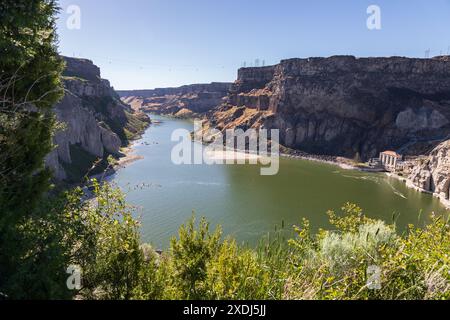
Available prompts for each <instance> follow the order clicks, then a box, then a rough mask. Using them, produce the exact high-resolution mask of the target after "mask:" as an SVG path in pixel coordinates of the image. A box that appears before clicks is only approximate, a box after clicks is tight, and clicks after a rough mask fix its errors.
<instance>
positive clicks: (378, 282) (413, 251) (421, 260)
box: [8, 181, 450, 299]
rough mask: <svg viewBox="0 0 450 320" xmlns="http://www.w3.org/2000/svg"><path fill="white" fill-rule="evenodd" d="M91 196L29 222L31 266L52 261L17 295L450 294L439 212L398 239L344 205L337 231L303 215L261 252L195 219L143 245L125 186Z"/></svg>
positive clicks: (444, 225)
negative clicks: (162, 246)
mask: <svg viewBox="0 0 450 320" xmlns="http://www.w3.org/2000/svg"><path fill="white" fill-rule="evenodd" d="M93 193H94V197H93V198H92V200H90V201H83V200H82V192H81V190H80V189H78V191H76V192H70V193H67V194H66V195H65V196H64V198H63V199H60V200H59V201H58V202H57V205H55V204H54V200H53V201H52V203H51V208H52V209H51V210H50V213H51V214H49V217H52V218H49V219H47V220H45V221H44V220H40V221H41V222H40V223H35V224H33V225H30V226H28V228H30V229H29V231H30V232H28V233H27V232H25V234H30V235H33V236H34V237H35V243H36V244H37V245H36V247H35V249H34V250H32V251H30V253H29V256H28V257H29V259H30V260H29V261H28V262H27V260H26V259H25V260H24V261H25V262H27V263H26V264H25V265H28V266H29V269H30V270H32V267H33V262H34V261H35V259H36V257H38V258H39V257H40V258H41V259H47V262H48V265H47V267H46V268H45V270H44V269H43V270H41V271H39V270H37V271H38V272H37V274H34V273H29V275H30V276H29V277H28V278H27V277H25V279H26V281H27V283H28V284H30V283H32V284H33V285H31V286H30V288H28V291H26V293H23V292H22V293H23V294H22V295H20V294H17V292H21V291H20V290H19V288H20V286H19V287H18V291H16V292H14V291H12V292H10V293H9V295H8V296H9V297H10V298H17V297H18V298H36V297H37V298H51V299H56V298H58V299H59V298H81V299H448V298H450V269H449V265H450V264H449V262H450V261H449V260H450V256H449V253H448V248H449V247H450V226H449V223H448V221H445V220H443V219H442V217H436V216H434V217H432V222H431V223H430V224H429V225H428V226H427V227H425V228H423V229H419V228H416V227H413V226H410V228H409V230H408V231H407V232H406V233H405V234H404V235H402V236H400V235H398V234H397V232H396V230H395V227H394V226H393V225H387V224H385V223H384V222H382V221H379V220H373V219H369V218H367V217H365V216H364V214H363V212H362V210H361V209H360V208H358V207H357V206H356V205H353V204H346V205H345V206H344V207H343V208H342V210H341V212H339V213H336V212H333V211H330V212H329V213H328V215H329V217H330V222H331V224H332V225H333V226H334V227H335V229H334V230H332V231H324V230H321V231H319V232H317V233H313V232H311V229H310V226H309V223H308V221H306V220H305V221H303V222H302V224H301V225H300V226H299V227H295V232H296V236H295V237H293V238H292V239H290V240H288V241H286V240H284V238H283V237H281V236H279V237H275V238H273V237H272V239H270V238H265V239H264V240H262V241H261V244H260V245H259V246H258V247H257V248H256V249H252V248H248V247H245V246H241V245H238V244H237V243H236V241H235V240H233V239H232V238H225V239H224V238H223V237H222V233H221V230H220V228H218V229H216V230H210V227H209V224H208V223H207V222H206V221H205V220H204V219H201V220H200V221H199V223H195V220H194V218H192V219H191V220H190V221H188V222H187V223H186V224H185V225H183V226H182V227H181V228H180V230H179V234H178V237H176V238H173V239H172V240H171V243H170V248H169V249H168V250H167V251H165V252H163V253H157V252H156V251H155V250H154V249H153V248H152V247H151V246H150V245H148V244H141V242H140V237H139V223H138V221H137V220H135V219H134V218H133V217H134V216H135V213H134V210H133V208H132V207H130V206H129V205H127V204H126V202H125V200H124V196H123V194H122V193H121V192H120V191H119V190H118V189H115V188H113V187H112V186H111V185H108V184H104V185H102V186H100V185H99V184H98V183H96V182H95V181H94V183H93ZM58 211H59V214H57V212H58ZM55 217H59V218H55ZM37 230H41V231H40V232H41V234H37V233H36V232H37ZM42 230H45V231H42ZM25 231H26V230H25ZM31 231H32V232H31ZM32 257H33V259H31V258H32ZM38 265H42V264H38ZM69 265H76V266H78V267H79V268H80V269H81V270H82V274H81V280H82V282H81V284H82V286H81V288H78V290H72V291H70V290H68V289H67V286H66V279H67V277H68V276H69V275H68V274H66V273H65V271H66V268H67V266H69ZM24 270H27V269H26V268H25V269H24ZM30 270H28V271H30ZM33 271H36V270H33ZM23 274H25V275H27V274H28V273H22V275H23ZM16 280H17V279H16ZM23 281H25V280H23ZM43 288H45V290H44V289H43Z"/></svg>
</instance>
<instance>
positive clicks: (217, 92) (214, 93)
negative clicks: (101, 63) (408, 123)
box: [118, 82, 231, 117]
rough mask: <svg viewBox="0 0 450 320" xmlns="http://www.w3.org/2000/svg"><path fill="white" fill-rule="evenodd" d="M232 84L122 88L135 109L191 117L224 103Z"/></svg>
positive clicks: (215, 83) (123, 95) (121, 94)
mask: <svg viewBox="0 0 450 320" xmlns="http://www.w3.org/2000/svg"><path fill="white" fill-rule="evenodd" d="M230 86H231V83H219V82H213V83H210V84H193V85H187V86H182V87H178V88H160V89H154V90H135V91H118V93H119V95H120V97H121V98H122V101H124V102H125V103H128V104H130V105H131V106H132V107H133V108H134V109H135V110H142V111H147V112H154V113H159V114H168V115H175V116H179V117H190V116H195V115H200V114H203V113H205V112H208V111H209V110H211V109H212V108H214V107H216V106H217V105H219V104H221V103H222V99H223V97H225V96H226V95H227V93H228V90H229V89H230Z"/></svg>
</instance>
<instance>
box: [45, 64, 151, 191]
mask: <svg viewBox="0 0 450 320" xmlns="http://www.w3.org/2000/svg"><path fill="white" fill-rule="evenodd" d="M65 61H66V69H65V71H64V74H63V79H64V86H65V96H64V98H63V100H62V101H61V102H60V103H58V104H57V105H56V106H55V107H54V110H55V113H56V116H57V119H58V121H59V122H60V123H61V127H62V128H61V129H60V130H59V131H58V132H57V133H56V134H55V137H54V143H55V145H56V148H55V150H54V151H53V152H52V153H50V154H49V155H48V156H47V160H46V163H47V166H48V167H49V168H51V169H52V171H53V174H54V178H55V179H56V180H57V181H65V182H79V181H80V180H81V179H82V177H83V176H84V175H85V174H87V173H88V171H90V170H91V168H92V166H93V164H94V163H97V162H98V163H99V165H98V168H97V169H100V168H102V167H104V165H105V162H106V158H107V157H108V156H109V155H112V156H114V157H116V158H117V157H120V156H121V155H122V154H121V147H123V146H126V145H127V144H128V142H129V140H130V139H133V138H135V137H136V136H137V135H139V133H140V132H142V130H143V129H144V128H145V127H146V126H147V125H148V123H149V119H148V117H146V116H145V115H142V114H137V113H135V112H134V111H133V110H132V109H131V108H130V106H128V105H126V104H124V103H123V102H121V101H120V99H119V96H118V95H117V94H116V92H115V91H114V89H113V88H112V87H111V86H110V84H109V82H108V81H107V80H104V79H101V77H100V70H99V68H98V67H97V66H95V65H94V64H93V63H92V62H91V61H89V60H85V59H74V58H65ZM95 172H96V170H95V169H94V170H93V171H92V172H91V173H95Z"/></svg>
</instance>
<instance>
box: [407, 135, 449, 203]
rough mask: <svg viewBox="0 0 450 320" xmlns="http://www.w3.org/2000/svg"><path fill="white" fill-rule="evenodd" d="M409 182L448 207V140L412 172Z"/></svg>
mask: <svg viewBox="0 0 450 320" xmlns="http://www.w3.org/2000/svg"><path fill="white" fill-rule="evenodd" d="M409 180H410V181H411V182H412V183H413V184H414V186H416V187H418V188H419V189H422V190H425V191H429V192H432V193H434V194H435V195H436V196H438V197H439V198H440V199H441V200H442V201H443V202H444V203H445V204H447V206H450V197H449V192H450V190H449V189H450V140H448V141H446V142H443V143H441V144H440V145H439V146H438V147H436V148H435V149H434V150H433V151H432V152H431V153H430V155H429V156H428V158H427V159H423V160H421V161H420V162H419V163H418V164H417V166H416V167H415V168H414V169H413V170H412V173H411V175H410V176H409Z"/></svg>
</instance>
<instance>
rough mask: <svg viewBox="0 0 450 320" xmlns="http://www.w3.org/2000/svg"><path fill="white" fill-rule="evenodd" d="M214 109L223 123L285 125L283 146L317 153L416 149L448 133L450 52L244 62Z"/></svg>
mask: <svg viewBox="0 0 450 320" xmlns="http://www.w3.org/2000/svg"><path fill="white" fill-rule="evenodd" d="M208 117H209V120H210V124H211V125H212V126H214V127H216V128H218V129H226V128H233V127H239V128H242V129H247V128H250V127H253V128H272V129H279V130H280V140H281V143H282V144H283V145H284V146H286V147H289V148H292V149H298V150H303V151H306V152H310V153H315V154H325V155H337V156H344V157H354V156H355V155H356V154H359V155H360V156H361V157H362V158H363V159H367V158H370V157H374V156H377V155H378V153H379V152H380V151H383V150H386V149H394V150H400V149H401V151H402V153H404V154H414V153H415V152H417V149H416V145H417V144H424V143H434V144H437V143H438V142H439V141H443V140H444V139H445V138H446V137H448V136H449V134H450V59H449V58H448V57H435V58H432V59H412V58H403V57H391V58H355V57H353V56H333V57H329V58H309V59H289V60H283V61H281V63H280V64H278V65H275V66H269V67H261V68H242V69H240V70H239V71H238V79H237V81H236V82H235V83H234V84H233V85H232V86H231V89H230V92H229V94H228V95H227V97H226V98H225V101H224V103H223V104H222V105H221V106H220V107H218V108H216V109H214V110H212V111H210V112H209V115H208Z"/></svg>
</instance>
